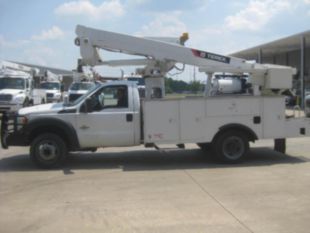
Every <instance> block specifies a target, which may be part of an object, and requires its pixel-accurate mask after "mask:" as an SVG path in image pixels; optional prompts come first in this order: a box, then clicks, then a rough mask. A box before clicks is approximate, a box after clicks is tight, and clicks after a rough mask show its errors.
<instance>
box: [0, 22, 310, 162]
mask: <svg viewBox="0 0 310 233" xmlns="http://www.w3.org/2000/svg"><path fill="white" fill-rule="evenodd" d="M76 33H77V39H76V41H75V43H76V45H78V46H79V47H80V52H81V56H82V59H83V62H84V64H86V65H90V66H96V65H101V64H105V65H106V64H107V62H103V61H102V59H101V58H100V56H99V54H98V51H97V50H98V49H106V50H109V51H111V50H112V51H117V52H123V53H128V54H134V55H140V56H142V57H144V58H143V59H134V60H123V61H111V62H109V64H114V65H115V64H119V65H139V66H140V65H141V64H142V65H144V69H143V70H141V69H140V74H141V75H143V77H144V78H145V84H146V98H145V99H144V100H143V101H141V99H140V98H139V94H138V88H137V85H136V84H135V83H134V82H129V81H119V82H109V83H105V84H101V85H98V86H96V87H94V88H93V89H91V90H89V91H88V93H86V94H85V95H84V96H83V97H81V98H79V99H78V100H76V101H75V102H72V103H71V104H68V105H64V104H53V105H42V106H39V107H30V108H23V109H21V110H20V111H19V112H18V115H17V116H14V117H11V116H8V115H5V116H4V119H3V121H2V128H1V136H2V137H1V140H2V147H3V148H7V147H8V146H10V145H17V146H29V145H30V157H31V159H32V160H33V161H34V162H35V164H36V165H38V166H40V167H45V168H48V167H52V166H54V165H56V164H58V163H60V162H61V161H62V160H63V159H64V158H65V157H66V155H67V153H68V151H79V150H95V149H96V148H99V147H110V146H113V147H121V146H136V145H140V144H143V145H145V146H146V147H150V146H154V147H158V146H162V145H164V144H176V145H178V146H180V147H184V144H186V143H197V144H198V145H199V146H200V147H201V148H202V149H205V148H207V147H212V148H213V149H214V152H213V154H214V156H216V157H217V158H218V159H220V160H221V161H225V162H230V163H235V162H239V161H240V160H242V159H243V158H244V157H245V156H246V155H247V152H248V150H249V142H251V141H252V142H254V141H256V140H259V139H275V149H276V150H277V151H280V152H285V138H290V137H302V136H309V135H310V119H309V118H303V117H295V116H290V117H287V116H286V114H285V100H284V97H283V96H281V95H279V94H278V93H280V91H281V90H282V89H289V88H291V86H292V75H293V74H294V73H295V69H293V68H290V67H285V66H275V65H262V64H249V63H247V62H246V61H245V60H242V59H239V58H235V57H229V56H222V55H219V54H214V53H210V52H206V51H201V50H197V49H191V48H187V47H185V46H181V45H176V44H171V43H166V42H162V41H158V40H155V39H146V38H138V37H133V36H128V35H123V34H118V33H112V32H107V31H102V30H96V29H92V28H88V27H84V26H77V28H76ZM183 39H184V38H183ZM183 41H184V40H183ZM181 44H182V43H181ZM177 62H178V63H183V64H189V65H194V66H198V67H199V70H200V71H201V72H205V73H206V74H207V75H208V77H212V75H213V74H214V73H215V72H229V73H232V74H239V75H240V74H243V73H247V74H248V75H249V82H251V85H252V87H251V89H252V90H251V92H246V94H231V95H216V96H211V95H210V92H211V90H212V89H211V78H209V79H208V82H207V84H206V92H205V93H206V95H205V96H204V97H190V98H177V99H170V98H169V99H166V98H165V91H164V76H165V74H166V72H168V71H169V70H171V69H173V67H174V66H175V64H176V63H177Z"/></svg>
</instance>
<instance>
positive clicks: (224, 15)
mask: <svg viewBox="0 0 310 233" xmlns="http://www.w3.org/2000/svg"><path fill="white" fill-rule="evenodd" d="M77 24H82V25H85V26H89V27H94V28H98V29H103V30H108V31H114V32H119V33H125V34H130V35H135V36H165V37H169V36H172V37H176V36H177V37H178V36H180V35H181V34H182V33H183V32H188V33H189V37H190V39H189V40H188V42H187V43H186V46H188V47H193V48H197V49H201V50H205V51H209V52H214V53H220V54H230V53H232V52H236V51H239V50H242V49H246V48H249V47H253V46H256V45H259V44H262V43H266V42H269V41H272V40H275V39H279V38H282V37H285V36H289V35H292V34H296V33H299V32H303V31H306V30H309V29H310V0H234V1H229V0H183V1H180V0H69V1H64V0H52V1H42V0H27V1H22V0H19V1H17V0H0V59H3V60H13V61H19V62H25V63H31V64H38V65H46V66H50V67H56V68H63V69H68V70H72V69H74V68H76V63H77V59H78V58H79V48H78V47H76V46H75V45H74V39H75V37H76V36H75V32H74V31H75V27H76V25H77ZM101 54H102V57H103V59H107V60H109V59H117V58H118V54H111V53H108V54H106V53H104V52H103V53H101ZM96 70H97V71H98V72H99V73H101V74H102V75H107V76H108V75H110V76H120V75H121V72H120V69H119V68H114V69H111V68H106V67H100V68H96ZM124 70H125V73H131V72H133V71H134V69H133V68H125V69H124ZM193 73H194V72H193V69H192V68H187V69H186V70H185V72H184V73H183V74H182V75H177V76H174V78H176V79H184V80H185V81H189V80H191V79H192V78H193ZM202 77H203V76H201V75H197V78H198V79H202Z"/></svg>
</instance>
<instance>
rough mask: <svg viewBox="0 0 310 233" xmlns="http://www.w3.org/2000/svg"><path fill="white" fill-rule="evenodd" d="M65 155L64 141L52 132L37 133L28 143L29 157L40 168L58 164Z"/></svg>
mask: <svg viewBox="0 0 310 233" xmlns="http://www.w3.org/2000/svg"><path fill="white" fill-rule="evenodd" d="M66 155H67V146H66V143H65V141H64V140H63V139H62V138H61V137H59V136H58V135H56V134H53V133H44V134H41V135H38V136H37V137H36V138H35V139H34V140H33V141H32V143H31V145H30V158H31V160H32V161H33V162H34V163H35V165H36V166H37V167H40V168H52V167H55V166H57V165H60V164H61V162H63V160H64V159H65V157H66Z"/></svg>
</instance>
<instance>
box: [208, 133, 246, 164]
mask: <svg viewBox="0 0 310 233" xmlns="http://www.w3.org/2000/svg"><path fill="white" fill-rule="evenodd" d="M214 149H215V155H216V158H217V159H218V160H220V161H222V162H225V163H238V162H240V161H242V160H243V159H244V157H245V155H246V154H247V153H248V151H249V139H248V138H247V137H246V135H245V134H244V133H243V132H241V131H237V130H229V131H226V132H223V133H221V134H220V135H218V136H217V137H216V139H215V141H214Z"/></svg>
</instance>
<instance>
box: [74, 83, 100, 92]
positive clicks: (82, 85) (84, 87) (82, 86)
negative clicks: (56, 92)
mask: <svg viewBox="0 0 310 233" xmlns="http://www.w3.org/2000/svg"><path fill="white" fill-rule="evenodd" d="M94 86H95V83H85V82H84V83H72V85H71V86H70V88H69V89H70V90H72V91H78V90H89V89H90V88H92V87H94Z"/></svg>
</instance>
